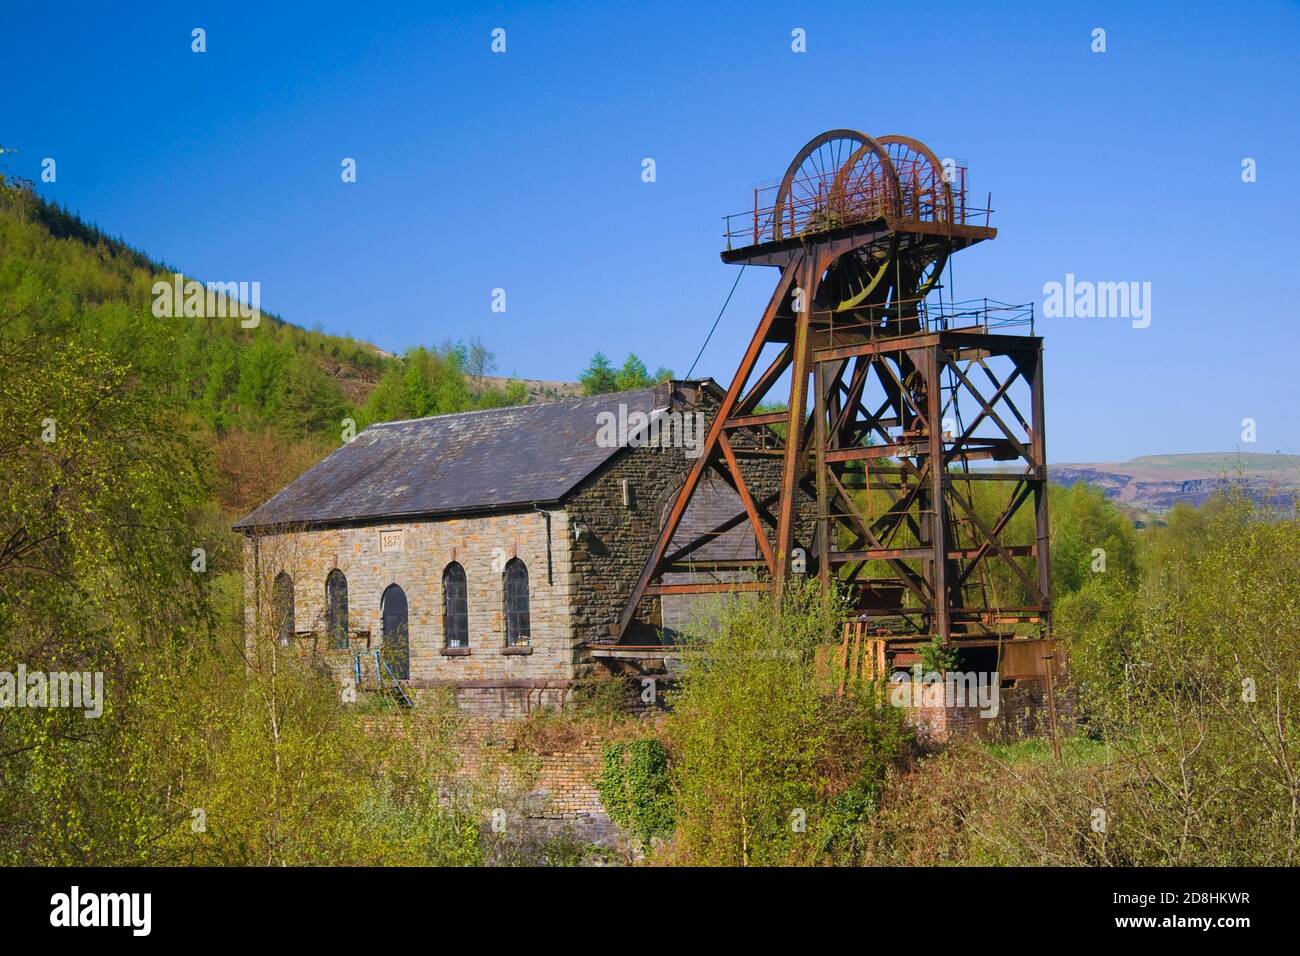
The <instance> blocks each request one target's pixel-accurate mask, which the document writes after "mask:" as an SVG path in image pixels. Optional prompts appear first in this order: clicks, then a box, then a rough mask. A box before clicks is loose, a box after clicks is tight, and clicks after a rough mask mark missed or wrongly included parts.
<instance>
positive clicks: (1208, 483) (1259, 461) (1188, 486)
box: [1048, 452, 1300, 515]
mask: <svg viewBox="0 0 1300 956" xmlns="http://www.w3.org/2000/svg"><path fill="white" fill-rule="evenodd" d="M1048 477H1049V478H1050V479H1051V481H1053V482H1055V483H1057V484H1060V485H1072V484H1075V483H1076V482H1080V481H1082V482H1085V483H1087V484H1089V485H1092V486H1093V487H1096V488H1099V489H1100V490H1101V491H1102V492H1103V493H1104V494H1105V495H1106V497H1107V498H1109V499H1111V500H1112V501H1114V502H1116V503H1117V504H1120V505H1123V506H1124V507H1125V508H1127V509H1128V510H1130V511H1132V512H1136V513H1148V514H1153V515H1162V514H1164V513H1166V512H1167V511H1169V509H1170V508H1172V507H1173V506H1174V505H1176V504H1189V505H1199V504H1203V503H1204V502H1205V501H1206V500H1207V499H1209V498H1210V496H1212V495H1213V494H1214V493H1215V492H1216V491H1220V490H1222V489H1225V488H1227V487H1229V486H1230V485H1233V484H1238V485H1240V486H1241V487H1243V488H1244V489H1245V490H1246V491H1247V493H1248V494H1249V496H1250V497H1251V498H1253V499H1255V500H1256V501H1258V502H1260V503H1266V504H1272V505H1274V506H1286V505H1288V504H1289V503H1290V502H1291V501H1292V500H1294V498H1295V496H1296V495H1300V457H1297V456H1294V455H1277V454H1274V455H1268V454H1256V453H1245V452H1241V453H1239V452H1211V453H1205V454H1192V455H1143V456H1142V457H1140V458H1134V459H1132V460H1131V461H1125V462H1115V463H1101V464H1073V463H1062V464H1059V465H1049V466H1048Z"/></svg>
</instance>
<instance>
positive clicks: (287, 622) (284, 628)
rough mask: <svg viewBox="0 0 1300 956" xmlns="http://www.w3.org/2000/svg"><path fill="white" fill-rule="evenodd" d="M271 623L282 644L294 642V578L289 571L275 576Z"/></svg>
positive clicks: (272, 589) (272, 587)
mask: <svg viewBox="0 0 1300 956" xmlns="http://www.w3.org/2000/svg"><path fill="white" fill-rule="evenodd" d="M271 614H272V618H271V623H272V626H273V627H274V628H275V635H276V637H277V638H278V639H279V641H280V643H281V644H284V645H285V646H288V645H289V643H290V642H291V641H292V640H293V632H294V620H293V578H291V577H289V572H288V571H281V572H280V573H279V574H277V575H276V576H275V583H274V584H273V585H272V586H271Z"/></svg>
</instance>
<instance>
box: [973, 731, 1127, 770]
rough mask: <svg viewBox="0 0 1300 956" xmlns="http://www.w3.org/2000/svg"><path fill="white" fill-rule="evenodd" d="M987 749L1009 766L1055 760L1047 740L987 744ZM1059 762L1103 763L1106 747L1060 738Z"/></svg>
mask: <svg viewBox="0 0 1300 956" xmlns="http://www.w3.org/2000/svg"><path fill="white" fill-rule="evenodd" d="M987 747H988V751H989V753H990V754H992V755H993V756H994V757H996V758H997V759H999V760H1001V761H1004V762H1006V763H1009V764H1026V763H1030V764H1032V763H1044V762H1046V761H1049V760H1054V759H1055V756H1054V754H1053V752H1052V741H1051V740H1049V739H1043V738H1037V737H1035V738H1027V739H1025V740H1017V741H1016V742H1015V743H1009V744H988V745H987ZM1061 760H1062V762H1064V763H1075V764H1099V763H1104V762H1105V760H1106V745H1105V744H1104V743H1101V742H1100V741H1097V740H1092V739H1091V738H1089V737H1083V736H1072V737H1062V738H1061Z"/></svg>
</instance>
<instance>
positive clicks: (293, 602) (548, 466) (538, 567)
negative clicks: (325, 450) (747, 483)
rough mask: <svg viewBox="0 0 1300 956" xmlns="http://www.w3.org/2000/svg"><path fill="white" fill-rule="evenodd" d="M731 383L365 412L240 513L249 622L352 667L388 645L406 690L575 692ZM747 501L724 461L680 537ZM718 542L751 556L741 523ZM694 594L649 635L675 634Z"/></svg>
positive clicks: (513, 710)
mask: <svg viewBox="0 0 1300 956" xmlns="http://www.w3.org/2000/svg"><path fill="white" fill-rule="evenodd" d="M720 397H721V391H720V389H719V388H718V386H717V385H716V384H715V383H713V382H712V380H704V381H671V382H663V383H661V384H660V385H658V386H656V387H655V388H652V389H641V390H637V391H630V392H620V393H613V394H606V395H598V396H591V397H586V398H578V399H570V400H566V401H558V402H545V403H537V404H531V405H524V406H518V407H510V408H500V409H489V410H481V411H473V412H465V413H460V414H452V415H440V416H435V417H431V418H422V419H415V420H410V421H398V422H386V423H383V424H378V425H372V426H370V427H369V428H366V429H365V430H363V431H362V432H361V433H360V434H358V435H357V436H356V437H355V438H354V439H353V440H352V441H351V442H349V443H347V444H345V445H343V446H342V447H341V448H339V449H338V450H337V451H335V452H334V453H332V454H331V455H329V456H328V457H327V458H325V459H324V460H323V461H321V462H320V463H319V464H317V465H316V466H315V467H313V468H311V469H309V470H308V471H307V472H305V473H304V474H303V475H302V476H301V477H299V478H298V479H297V480H295V481H294V482H292V483H291V484H290V485H289V486H288V487H286V488H285V489H283V490H282V491H281V492H280V493H279V494H277V495H275V496H274V497H273V498H271V500H269V501H267V502H266V503H265V504H263V505H261V506H260V507H259V508H257V509H256V510H254V511H253V512H252V513H251V514H249V515H248V516H247V517H245V518H243V519H242V520H241V521H239V522H238V523H237V524H236V525H235V528H236V530H238V531H240V532H241V533H242V534H243V535H244V565H245V573H244V582H245V584H244V588H245V608H246V611H245V614H246V627H247V633H248V637H249V639H250V640H251V639H252V638H253V636H254V635H255V634H256V633H258V631H259V629H261V633H263V634H266V635H271V636H274V637H278V639H279V640H280V641H281V642H282V643H285V644H288V643H291V642H294V643H298V644H300V645H308V644H309V645H310V646H311V648H312V649H313V650H316V651H319V652H320V653H321V654H322V655H323V656H324V657H325V658H326V659H327V660H329V661H330V662H331V665H332V666H333V667H334V668H335V669H336V670H338V671H339V672H340V673H341V674H342V673H345V672H346V670H348V669H351V668H352V667H353V666H354V664H353V662H354V661H356V660H357V659H358V655H361V656H362V657H363V658H367V659H369V657H371V656H373V652H374V651H375V650H382V654H383V658H384V660H385V661H386V662H387V663H388V666H389V668H391V671H392V674H393V676H394V677H395V678H396V679H397V681H399V682H400V684H401V686H402V687H403V688H404V689H407V690H415V691H418V690H421V689H424V688H433V687H451V688H454V690H455V692H456V698H457V701H458V703H459V704H460V706H461V707H462V709H465V710H468V711H470V712H474V713H479V714H482V715H484V716H499V717H507V716H514V715H517V714H518V713H521V712H522V711H523V710H524V709H526V708H527V707H528V706H530V705H531V704H533V703H535V702H548V703H550V702H562V701H563V699H564V695H565V693H566V692H567V690H568V688H570V687H571V685H572V682H573V681H574V680H575V679H577V678H579V677H581V676H582V675H583V674H584V673H585V672H586V671H587V670H588V669H589V668H590V667H591V666H592V661H593V657H592V654H591V647H592V645H599V644H605V645H608V643H609V642H611V641H613V640H615V636H614V635H616V632H617V622H618V619H619V616H620V614H621V613H622V611H623V608H624V606H625V604H626V602H627V600H628V597H629V595H630V594H631V592H632V589H633V585H634V584H635V581H636V579H637V576H638V575H639V574H640V572H641V570H642V567H643V565H644V563H645V561H646V558H647V555H648V554H649V552H650V549H651V547H652V546H653V544H654V541H655V538H656V536H657V535H658V533H659V530H660V526H661V521H662V517H663V514H664V513H665V511H666V509H667V508H668V506H669V505H670V504H671V502H672V501H673V498H674V497H675V495H676V493H677V490H678V489H679V487H680V486H681V484H682V481H683V479H684V477H685V474H686V472H687V470H688V469H689V468H690V467H691V465H692V463H693V461H694V457H698V449H699V448H700V447H701V444H702V442H703V439H704V434H705V430H706V429H707V427H708V421H709V419H710V418H711V410H713V409H716V408H717V406H718V403H719V400H720ZM776 477H777V476H776V473H775V472H773V475H772V480H773V482H775V480H776ZM740 507H741V506H740V504H739V499H738V498H737V497H736V495H735V492H734V491H732V489H731V488H730V486H728V485H727V484H725V483H724V482H723V481H721V480H720V479H713V480H712V481H711V482H710V483H709V484H708V489H707V493H706V494H705V495H702V496H699V500H698V501H697V502H696V503H695V504H693V505H692V511H691V512H690V513H688V515H687V520H686V521H685V522H684V523H683V526H682V528H681V529H680V530H679V531H678V532H677V537H681V538H689V537H690V536H691V535H693V534H696V533H698V531H699V529H700V528H701V527H713V526H715V525H716V524H717V519H716V516H717V515H718V514H721V513H724V512H725V513H732V512H736V511H739V510H740ZM710 522H711V523H710ZM677 537H675V538H674V540H677ZM710 548H711V549H712V550H713V552H714V554H715V555H722V556H729V557H733V558H737V559H741V558H748V559H752V558H754V557H755V556H756V554H757V542H756V541H755V539H754V537H753V534H752V533H751V532H749V531H748V529H747V528H745V527H744V526H740V527H738V528H736V529H734V530H733V531H730V532H728V533H726V534H724V535H721V536H720V537H719V538H718V539H717V540H716V541H714V542H712V543H711V545H710ZM687 600H690V599H689V598H681V599H679V601H678V602H677V603H674V602H673V601H670V600H668V599H664V601H663V602H662V605H661V606H662V612H661V616H659V614H658V610H657V608H656V610H655V611H654V612H652V613H651V614H650V615H649V617H650V620H649V623H648V624H646V625H644V631H643V633H642V634H641V635H640V640H641V642H643V643H655V644H657V643H660V642H661V640H664V639H666V640H669V641H671V639H672V633H673V626H672V625H673V624H674V622H679V621H681V620H684V619H685V618H686V617H687V616H689V615H688V609H687V608H685V607H683V606H682V604H681V602H683V601H687ZM665 625H666V626H665Z"/></svg>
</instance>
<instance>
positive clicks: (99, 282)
mask: <svg viewBox="0 0 1300 956" xmlns="http://www.w3.org/2000/svg"><path fill="white" fill-rule="evenodd" d="M180 271H181V270H179V269H176V268H173V267H172V266H170V265H168V264H165V263H160V262H155V261H152V260H150V259H149V258H147V257H146V256H144V255H143V254H141V253H140V252H138V251H137V250H135V249H133V248H131V247H130V246H129V245H127V244H126V243H125V242H123V241H121V240H118V239H113V238H110V237H109V236H107V235H105V234H104V233H103V232H101V231H100V230H98V229H97V228H95V227H93V226H88V225H86V224H85V223H83V222H82V221H81V220H80V219H78V218H77V217H76V216H73V215H71V214H70V213H68V212H67V211H65V210H63V209H61V208H59V207H57V206H54V205H52V204H49V203H47V202H45V201H43V200H42V199H41V198H40V197H38V196H36V195H35V194H34V193H32V192H31V191H30V190H28V189H24V188H15V187H13V186H9V185H5V186H3V188H0V335H2V336H3V338H4V341H5V342H6V343H10V344H17V343H24V342H27V343H30V342H31V341H33V340H36V339H40V340H42V341H43V342H45V343H47V344H53V343H61V344H62V345H63V346H66V347H69V348H71V347H73V346H77V347H83V348H85V349H88V350H91V351H92V352H93V353H94V354H96V355H97V356H100V357H102V358H103V359H104V360H106V361H112V362H117V363H120V364H121V366H122V367H123V370H124V374H125V375H126V376H127V378H128V379H129V381H130V383H131V385H132V387H139V388H144V389H147V390H148V391H150V392H151V393H153V394H154V395H155V396H156V397H157V398H158V400H159V401H160V402H161V404H162V406H163V407H165V408H167V409H170V410H171V411H174V412H176V413H177V414H178V415H179V416H180V418H181V420H183V421H184V422H185V423H186V425H187V426H188V427H190V428H192V430H193V433H194V438H195V440H196V441H197V442H198V444H199V445H200V446H201V447H203V448H205V449H206V450H207V451H208V452H210V453H211V467H212V469H213V475H212V477H213V482H212V486H211V492H212V494H213V495H214V496H215V498H216V500H217V501H218V502H219V503H220V505H221V506H222V509H223V510H224V511H225V512H227V513H228V514H234V513H236V512H240V511H243V510H245V509H247V508H248V507H251V505H252V504H254V503H256V501H258V500H260V499H261V498H264V497H266V496H267V495H268V494H270V493H272V492H274V491H275V490H277V489H278V488H279V487H280V486H282V485H283V484H284V483H285V482H287V481H288V480H290V479H291V478H292V477H293V476H294V475H295V474H297V473H298V472H300V471H301V470H303V469H304V468H305V467H307V466H308V465H310V464H311V463H312V462H314V461H316V460H318V459H319V458H320V457H321V456H323V455H324V454H325V453H326V452H327V451H328V450H329V449H331V448H333V447H337V445H338V443H339V442H340V440H341V436H342V434H343V431H344V428H345V426H346V424H347V420H349V419H350V420H351V421H352V422H354V423H355V427H356V428H357V429H360V428H362V427H364V426H365V425H367V424H370V423H372V422H375V421H384V420H389V419H394V418H407V417H416V416H421V415H433V414H441V413H445V412H456V411H465V410H468V409H472V408H483V407H492V406H498V405H505V404H518V403H521V402H525V401H527V400H528V399H529V395H528V393H527V390H526V389H525V388H524V386H523V385H522V383H517V382H514V381H511V380H504V381H503V380H500V379H487V378H486V377H485V375H484V372H485V371H486V370H488V369H490V368H492V367H493V366H494V364H495V363H494V361H493V358H492V355H491V353H490V352H488V351H487V350H486V349H485V348H484V347H483V346H482V344H481V343H479V342H478V341H477V340H474V341H471V342H469V343H468V344H463V343H457V342H446V343H443V344H441V345H437V346H431V347H416V348H413V349H411V350H409V351H408V352H407V353H406V354H405V355H403V356H401V357H400V358H398V357H393V356H390V355H388V354H387V353H384V352H382V351H381V350H379V349H377V348H375V347H374V346H373V345H370V344H368V343H365V342H358V341H356V340H355V339H352V338H346V337H340V336H334V335H327V334H325V333H324V332H321V331H309V330H307V329H305V328H302V327H300V326H298V325H294V324H290V323H288V322H285V321H283V320H281V319H280V318H279V317H278V316H276V315H274V314H270V313H267V312H265V311H263V312H262V314H261V318H260V321H259V322H258V324H257V325H256V327H254V328H244V327H242V325H241V323H240V321H239V319H238V318H236V317H222V318H186V317H177V318H158V317H156V316H155V315H154V314H153V311H152V304H153V285H154V283H155V282H156V281H159V280H167V281H169V282H170V281H171V280H172V276H173V274H175V273H177V272H180Z"/></svg>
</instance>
